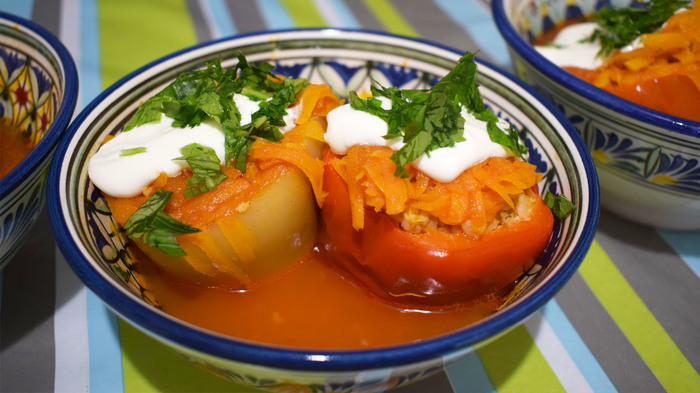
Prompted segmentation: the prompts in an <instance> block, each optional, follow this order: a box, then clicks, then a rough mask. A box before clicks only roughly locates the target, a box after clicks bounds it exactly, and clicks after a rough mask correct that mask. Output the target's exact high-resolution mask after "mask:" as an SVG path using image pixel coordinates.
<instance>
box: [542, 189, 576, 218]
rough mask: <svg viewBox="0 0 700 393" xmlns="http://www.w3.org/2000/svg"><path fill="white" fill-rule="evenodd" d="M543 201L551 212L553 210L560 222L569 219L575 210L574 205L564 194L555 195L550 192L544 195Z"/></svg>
mask: <svg viewBox="0 0 700 393" xmlns="http://www.w3.org/2000/svg"><path fill="white" fill-rule="evenodd" d="M543 200H544V204H545V205H547V207H549V210H551V211H552V213H554V215H556V216H557V218H559V220H560V221H561V220H563V219H565V218H566V217H568V216H569V214H571V213H572V212H573V211H574V209H575V206H574V204H573V203H572V202H571V201H570V200H569V199H567V198H566V197H565V196H564V195H562V194H559V195H554V194H552V193H551V192H550V191H547V192H545V193H544V198H543Z"/></svg>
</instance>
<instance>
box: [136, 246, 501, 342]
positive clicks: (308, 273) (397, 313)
mask: <svg viewBox="0 0 700 393" xmlns="http://www.w3.org/2000/svg"><path fill="white" fill-rule="evenodd" d="M136 254H138V252H137V253H136ZM137 258H138V259H139V261H138V266H139V273H140V274H141V275H142V279H143V280H144V282H145V283H146V286H147V288H148V290H149V291H150V292H152V293H153V294H154V296H155V298H156V299H157V300H158V302H159V303H160V305H161V306H162V308H163V310H164V311H165V312H167V313H168V314H170V315H172V316H174V317H177V318H180V319H182V320H184V321H187V322H190V323H192V324H194V325H197V326H200V327H203V328H205V329H209V330H212V331H215V332H219V333H223V334H226V335H229V336H233V337H237V338H241V339H244V340H250V341H254V342H260V343H267V344H273V345H282V346H289V347H296V348H322V349H342V348H345V349H349V348H365V347H378V346H386V345H392V344H400V343H408V342H412V341H415V340H420V339H425V338H429V337H434V336H437V335H440V334H444V333H447V332H450V331H454V330H455V329H459V328H460V327H464V326H467V325H469V324H470V323H473V322H475V321H478V320H481V319H483V318H485V317H487V316H489V315H491V314H492V313H493V312H494V311H495V310H496V309H497V308H498V307H499V305H500V303H501V298H496V297H493V298H489V299H484V301H483V302H481V303H478V304H472V305H470V306H467V307H463V308H460V309H453V310H448V311H441V312H426V311H412V310H406V309H401V308H397V307H394V306H392V305H391V304H389V303H387V302H385V301H382V300H381V299H379V298H377V297H376V296H374V295H372V294H371V293H370V292H369V291H367V290H366V289H364V288H363V287H360V286H357V285H355V284H354V283H353V281H351V280H348V279H345V278H344V277H342V276H341V275H340V274H339V272H338V271H336V270H335V269H334V268H333V267H332V266H331V265H330V263H329V261H326V260H324V257H323V254H321V253H319V252H317V251H311V252H309V253H308V254H307V255H306V256H305V257H304V258H302V259H301V260H300V261H298V262H297V263H295V264H293V265H291V266H290V267H288V268H286V269H284V270H282V271H279V272H277V273H275V274H273V275H272V276H269V277H266V278H263V279H261V280H259V281H258V282H256V283H255V284H254V285H253V286H251V287H250V288H249V289H248V290H245V291H234V290H227V289H225V288H223V287H218V288H216V287H205V286H197V285H188V284H184V283H182V282H178V281H175V280H170V279H168V278H167V276H166V275H164V274H162V272H161V271H159V270H158V267H157V266H156V265H155V264H153V263H151V262H150V261H148V259H146V258H145V257H143V256H137Z"/></svg>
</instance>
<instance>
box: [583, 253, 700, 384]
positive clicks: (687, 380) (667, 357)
mask: <svg viewBox="0 0 700 393" xmlns="http://www.w3.org/2000/svg"><path fill="white" fill-rule="evenodd" d="M579 271H580V273H581V275H582V277H583V279H584V281H586V284H588V286H589V287H590V288H591V290H592V291H593V293H594V294H595V295H596V297H597V298H598V300H599V301H600V302H601V304H602V305H603V307H604V308H605V309H606V310H607V311H608V313H609V314H610V316H611V317H612V319H613V320H614V321H615V323H617V325H618V326H619V327H620V330H622V332H623V333H624V334H625V336H627V339H628V340H629V341H630V343H631V344H632V346H634V348H635V349H636V350H637V352H638V353H639V355H640V356H641V357H642V359H644V362H646V364H647V365H648V366H649V368H650V369H651V371H652V372H653V373H654V375H656V377H657V378H658V379H659V382H661V384H662V385H663V386H664V388H665V389H666V390H667V391H669V392H690V391H694V390H695V389H697V387H698V386H700V375H698V373H697V372H696V371H695V370H694V369H693V367H692V366H691V365H690V363H689V362H688V360H687V359H686V358H685V356H683V354H682V353H681V351H680V350H679V349H678V347H677V346H676V344H675V343H674V342H673V340H672V339H671V338H670V337H669V335H668V334H667V333H666V331H665V330H664V329H663V327H662V326H661V325H660V324H659V322H658V321H657V320H656V318H655V317H654V315H653V314H652V313H651V312H650V311H649V309H648V308H647V307H646V306H645V305H644V303H643V302H642V300H641V299H640V298H639V296H637V294H636V293H635V292H634V289H633V288H632V287H631V286H630V285H629V283H628V282H627V281H626V280H625V278H624V277H623V276H622V274H621V273H620V271H619V270H618V269H617V267H616V266H615V264H614V263H613V262H612V260H610V258H609V257H608V255H607V254H606V253H605V251H604V250H603V248H602V247H601V246H600V245H599V244H598V242H597V241H596V242H593V245H592V246H591V249H590V251H589V252H588V255H587V257H586V259H585V260H584V263H583V264H582V265H581V268H580V270H579Z"/></svg>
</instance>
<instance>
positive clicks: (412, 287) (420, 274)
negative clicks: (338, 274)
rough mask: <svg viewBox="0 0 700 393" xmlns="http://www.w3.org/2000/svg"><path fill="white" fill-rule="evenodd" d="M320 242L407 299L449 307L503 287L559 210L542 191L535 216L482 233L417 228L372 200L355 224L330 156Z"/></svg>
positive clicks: (400, 301)
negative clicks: (377, 209)
mask: <svg viewBox="0 0 700 393" xmlns="http://www.w3.org/2000/svg"><path fill="white" fill-rule="evenodd" d="M323 180H324V189H325V191H326V192H328V195H327V196H326V199H325V201H324V204H323V208H322V210H321V229H320V232H319V240H320V246H321V247H320V248H321V249H322V250H323V251H324V252H325V253H326V254H327V255H328V257H329V260H331V261H333V263H335V264H336V265H337V266H338V267H340V268H341V270H344V271H346V272H347V273H349V274H350V278H353V279H355V280H357V281H359V282H360V283H361V284H364V285H365V286H366V287H367V288H368V289H369V290H370V291H371V292H373V293H374V294H375V295H378V296H380V297H383V298H385V299H386V300H388V301H390V302H391V303H394V304H396V305H399V306H402V307H417V308H423V309H444V308H450V307H455V306H459V305H460V304H464V303H469V302H473V301H476V300H478V299H480V298H481V299H483V298H484V297H486V296H491V295H499V294H500V293H501V292H502V291H503V290H504V289H506V288H507V287H509V286H510V285H511V284H512V283H513V282H514V281H515V280H517V279H518V278H519V277H520V276H522V274H523V273H525V272H526V271H528V270H529V269H530V267H532V265H533V264H534V263H535V261H536V260H537V258H538V257H539V256H540V255H541V254H542V251H543V250H544V248H545V246H546V245H547V243H548V242H549V238H550V236H551V232H552V227H553V223H554V218H553V215H552V213H551V211H550V210H549V208H548V207H547V206H546V205H545V204H544V202H542V201H541V199H539V198H538V203H536V205H535V207H534V211H533V215H532V218H531V219H529V220H527V221H519V222H518V223H516V224H514V225H508V226H502V227H500V228H499V229H496V230H495V231H493V232H490V233H487V234H484V235H482V236H481V237H479V238H478V239H476V240H474V239H470V238H469V237H467V236H461V235H451V234H446V233H441V232H430V233H423V234H413V233H409V232H406V231H404V230H402V229H401V228H400V227H399V225H398V223H397V222H396V221H395V220H394V219H392V218H391V217H389V216H388V215H386V214H384V213H383V212H375V211H374V209H373V208H367V209H365V223H364V228H363V229H362V230H359V231H356V230H354V229H353V227H352V218H351V210H350V198H349V195H348V188H347V185H346V183H345V181H344V180H343V178H342V177H341V176H340V175H339V174H338V173H337V172H336V171H335V169H333V167H332V165H330V164H326V167H325V172H324V179H323Z"/></svg>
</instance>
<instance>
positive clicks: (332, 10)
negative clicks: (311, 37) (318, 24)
mask: <svg viewBox="0 0 700 393" xmlns="http://www.w3.org/2000/svg"><path fill="white" fill-rule="evenodd" d="M314 1H315V3H316V7H317V8H318V10H319V12H320V13H321V15H323V17H324V19H326V23H328V25H329V26H331V27H343V28H349V29H358V28H360V27H361V26H360V22H358V21H357V19H356V18H355V16H354V15H353V14H352V12H351V11H350V9H349V8H348V6H347V5H345V3H344V2H343V0H314Z"/></svg>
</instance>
